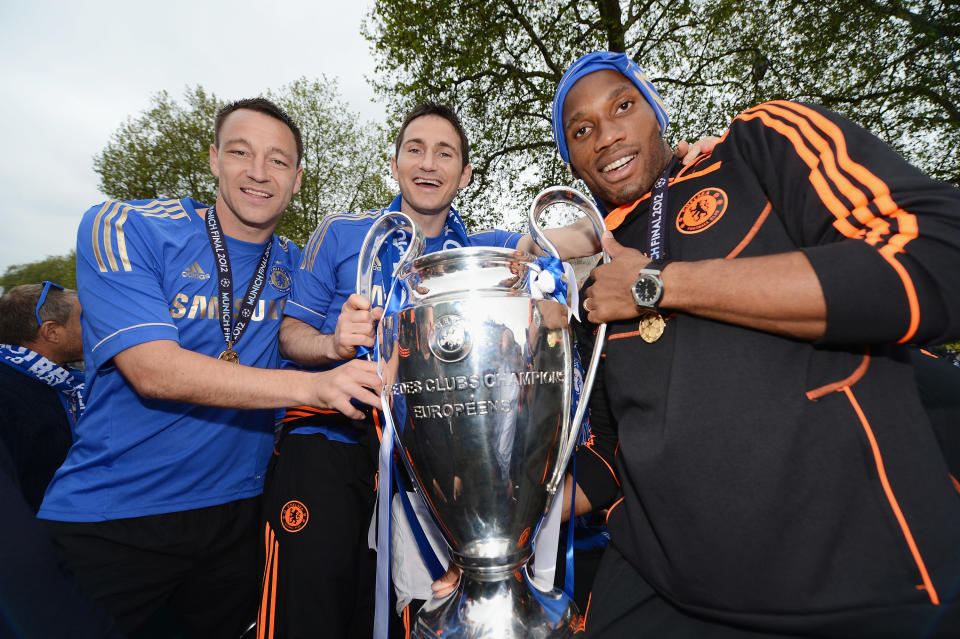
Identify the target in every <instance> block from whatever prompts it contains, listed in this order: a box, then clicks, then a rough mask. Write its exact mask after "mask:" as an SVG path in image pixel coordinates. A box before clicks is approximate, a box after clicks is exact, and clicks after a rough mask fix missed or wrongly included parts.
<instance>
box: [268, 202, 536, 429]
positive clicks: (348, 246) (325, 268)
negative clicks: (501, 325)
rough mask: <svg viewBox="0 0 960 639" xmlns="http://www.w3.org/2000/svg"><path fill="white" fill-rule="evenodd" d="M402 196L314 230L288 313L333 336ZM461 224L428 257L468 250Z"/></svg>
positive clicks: (514, 236)
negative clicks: (371, 241)
mask: <svg viewBox="0 0 960 639" xmlns="http://www.w3.org/2000/svg"><path fill="white" fill-rule="evenodd" d="M400 197H401V196H399V195H398V196H397V197H396V198H394V200H393V202H391V203H390V206H388V207H386V208H384V209H380V210H373V211H363V212H361V213H337V214H332V215H328V216H326V217H325V218H324V219H323V221H322V222H320V224H319V225H318V226H317V228H316V230H314V232H313V234H312V235H311V236H310V240H309V241H308V242H307V245H306V247H304V249H303V258H302V260H301V262H300V268H299V269H297V270H296V271H295V272H294V276H293V279H294V287H293V289H294V293H293V296H292V297H291V299H290V302H289V303H288V304H287V305H286V306H285V307H284V314H286V315H289V316H290V317H293V318H296V319H298V320H301V321H303V322H306V323H307V324H310V325H311V326H313V327H314V328H316V329H317V330H319V331H320V332H321V333H333V332H334V330H335V329H336V327H337V319H338V318H339V317H340V309H341V308H342V307H343V303H344V302H345V301H347V298H348V297H350V296H351V295H352V294H353V293H356V289H357V263H358V261H359V255H360V248H361V246H362V245H363V239H364V237H365V236H366V234H367V231H368V230H369V229H370V227H371V226H373V223H374V222H375V221H376V220H377V219H378V218H379V217H381V216H382V215H384V213H386V212H393V211H399V210H400V204H401V199H400ZM521 237H523V236H522V235H521V234H520V233H512V232H509V231H501V230H498V229H494V230H490V231H480V232H479V233H472V234H470V235H469V236H467V238H466V240H467V243H469V245H470V246H502V247H505V248H516V246H517V243H518V242H519V241H520V238H521ZM465 244H466V243H465V242H464V238H463V237H461V235H460V234H459V233H457V232H456V226H455V225H452V224H449V223H448V224H447V225H445V226H444V229H443V231H442V232H441V233H440V235H438V236H436V237H428V238H427V241H426V246H425V247H424V253H434V252H436V251H443V250H447V249H454V248H461V247H463V246H465ZM377 279H378V278H374V280H375V281H374V284H373V287H372V290H371V292H370V297H371V302H372V303H373V305H374V306H383V303H384V290H383V286H382V283H380V282H378V281H376V280H377ZM296 432H298V433H310V432H324V433H325V434H327V436H328V437H330V438H331V439H336V440H338V441H355V436H354V434H353V433H350V432H340V431H338V430H336V429H333V430H331V429H327V428H324V427H313V426H311V427H301V428H298V429H297V430H296Z"/></svg>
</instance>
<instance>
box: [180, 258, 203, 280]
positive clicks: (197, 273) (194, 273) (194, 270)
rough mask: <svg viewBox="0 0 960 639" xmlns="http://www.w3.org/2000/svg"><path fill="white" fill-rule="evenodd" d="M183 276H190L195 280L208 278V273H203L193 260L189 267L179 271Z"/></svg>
mask: <svg viewBox="0 0 960 639" xmlns="http://www.w3.org/2000/svg"><path fill="white" fill-rule="evenodd" d="M181 275H182V276H183V277H190V278H193V279H195V280H209V279H210V275H209V273H204V272H203V269H202V268H200V265H199V264H197V263H196V262H194V263H193V264H191V265H190V268H188V269H187V270H185V271H184V272H183V273H181Z"/></svg>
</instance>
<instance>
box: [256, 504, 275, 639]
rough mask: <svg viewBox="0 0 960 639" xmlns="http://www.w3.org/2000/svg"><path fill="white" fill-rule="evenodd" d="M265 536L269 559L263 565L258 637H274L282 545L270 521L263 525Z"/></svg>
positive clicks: (264, 541) (265, 638) (265, 546)
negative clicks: (279, 559)
mask: <svg viewBox="0 0 960 639" xmlns="http://www.w3.org/2000/svg"><path fill="white" fill-rule="evenodd" d="M263 537H264V539H263V545H264V550H266V557H267V559H266V562H265V563H264V566H263V582H262V583H263V587H262V589H261V592H260V610H259V611H258V613H257V639H273V636H274V632H275V628H276V626H275V625H274V624H275V622H276V609H277V557H278V555H279V552H280V546H279V543H278V542H277V539H276V537H275V536H274V534H273V529H272V528H271V527H270V524H269V523H267V524H266V525H264V527H263ZM268 594H269V596H268ZM268 613H269V614H268Z"/></svg>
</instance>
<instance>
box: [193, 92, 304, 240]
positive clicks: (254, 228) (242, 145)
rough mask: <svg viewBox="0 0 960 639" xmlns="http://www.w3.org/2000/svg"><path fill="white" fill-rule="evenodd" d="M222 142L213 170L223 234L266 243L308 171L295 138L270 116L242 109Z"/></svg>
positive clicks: (214, 156)
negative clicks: (299, 160) (299, 161)
mask: <svg viewBox="0 0 960 639" xmlns="http://www.w3.org/2000/svg"><path fill="white" fill-rule="evenodd" d="M219 139H220V148H219V149H218V148H217V147H216V146H214V145H210V170H211V171H212V172H213V174H214V175H215V176H216V177H218V178H219V179H220V187H219V191H218V193H217V216H218V217H219V219H220V224H221V225H222V226H223V231H224V233H226V234H227V235H228V236H230V237H233V238H236V239H239V240H244V241H247V242H265V241H266V240H267V238H269V237H270V234H271V233H273V229H274V227H276V225H277V222H279V221H280V216H281V215H282V214H283V211H284V210H285V209H286V208H287V205H288V204H290V198H291V197H293V194H294V193H296V192H297V191H299V190H300V178H301V174H302V172H303V170H302V169H301V168H300V167H299V166H298V165H297V143H296V140H295V139H294V137H293V132H292V131H291V130H290V128H289V127H288V126H287V125H286V124H284V123H283V122H282V121H280V120H278V119H276V118H273V117H271V116H269V115H266V114H265V113H260V112H257V111H252V110H250V109H238V110H236V111H234V112H233V113H231V114H230V115H228V116H227V118H226V120H224V122H223V125H222V127H221V129H220V136H219Z"/></svg>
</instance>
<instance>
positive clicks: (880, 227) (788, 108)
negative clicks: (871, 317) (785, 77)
mask: <svg viewBox="0 0 960 639" xmlns="http://www.w3.org/2000/svg"><path fill="white" fill-rule="evenodd" d="M773 116H778V118H782V119H783V120H786V121H787V122H784V121H782V120H780V119H778V118H775V117H773ZM737 119H743V120H753V119H759V120H760V121H761V122H763V124H764V125H766V126H768V127H769V128H771V129H773V130H775V131H777V132H778V133H780V134H781V135H783V136H784V137H785V138H787V139H788V140H789V141H790V142H791V143H792V144H793V146H794V149H795V150H796V152H797V155H798V156H799V157H800V159H802V160H803V161H804V163H805V164H806V165H807V166H808V167H809V169H810V177H809V179H810V183H811V184H812V185H813V187H814V190H815V191H816V193H817V195H818V196H819V197H820V199H821V201H822V202H823V204H824V206H825V207H826V208H827V209H828V210H829V211H830V212H831V213H833V215H834V217H835V218H836V219H835V220H834V224H833V226H834V228H836V229H837V230H838V231H840V233H842V234H843V235H844V236H846V237H850V238H858V237H861V236H862V237H863V240H864V241H865V242H867V243H868V244H869V245H871V246H877V245H878V244H883V245H882V246H880V247H879V249H878V252H879V253H880V255H881V256H882V257H883V258H884V260H886V261H887V262H888V263H889V264H890V265H891V266H892V267H893V268H894V270H895V271H896V272H897V274H898V276H899V277H900V280H901V282H902V283H903V287H904V290H905V293H906V297H907V305H908V307H909V309H910V324H909V326H908V328H907V332H906V333H905V334H904V336H903V337H901V338H900V340H899V342H900V343H903V342H906V341H908V340H909V339H910V338H912V337H913V336H914V334H915V333H916V331H917V328H918V327H919V325H920V304H919V301H918V299H917V293H916V288H915V287H914V285H913V280H912V279H911V278H910V274H909V273H907V270H906V269H905V268H904V267H903V265H902V264H901V263H900V261H899V260H897V259H896V254H897V253H901V252H903V251H904V247H905V246H906V245H907V244H908V243H909V242H910V241H911V240H913V239H915V238H916V237H917V235H918V227H917V219H916V216H914V215H913V214H911V213H908V212H907V211H904V210H903V209H901V208H900V207H899V206H898V205H897V204H896V203H895V202H894V201H893V199H892V198H891V197H890V189H889V187H888V186H887V184H886V183H885V182H884V181H883V180H881V179H880V178H878V177H877V176H876V175H874V174H873V173H872V172H870V171H869V170H868V169H867V168H866V167H864V166H863V165H862V164H858V163H857V162H854V161H853V160H852V159H851V158H850V156H849V155H848V154H847V145H846V139H845V138H844V136H843V132H842V131H841V130H840V128H839V127H838V126H837V125H836V124H834V123H833V122H831V121H830V120H828V119H827V118H825V117H824V116H822V115H820V114H819V113H817V112H816V111H814V110H813V109H810V108H809V107H805V106H802V105H799V104H796V103H793V102H786V101H782V100H781V101H777V102H768V103H765V104H761V105H760V106H757V107H754V108H753V109H750V110H749V111H746V112H745V113H743V114H741V115H740V116H738V117H737ZM811 122H812V123H814V124H815V125H816V127H817V129H814V126H813V125H812V124H811ZM825 136H826V137H825ZM827 138H829V140H828V139H827ZM830 142H832V143H833V147H835V148H836V152H834V150H833V147H831V144H830ZM811 147H812V148H814V149H816V151H817V153H814V152H813V151H812V150H811ZM841 169H842V171H841ZM844 172H846V173H847V174H849V175H851V176H853V177H854V178H856V179H857V180H858V181H859V182H860V183H861V184H863V185H864V186H865V187H866V188H867V189H869V193H865V192H864V190H863V189H861V188H859V187H857V186H855V185H854V184H852V183H851V182H850V180H849V179H848V178H847V177H846V175H845V174H844ZM834 188H836V189H837V190H838V191H839V192H840V193H842V194H843V195H844V197H846V198H847V199H848V200H849V201H850V202H851V203H852V205H853V209H852V210H850V209H848V208H847V207H846V206H845V205H844V204H843V203H842V202H841V201H840V199H839V198H838V197H837V196H836V194H835V193H834V191H833V189H834ZM871 203H873V204H874V205H875V206H876V207H877V210H878V211H879V212H880V214H881V216H883V217H877V216H876V215H874V214H873V213H872V212H871V211H870V209H869V204H871ZM851 215H852V216H853V218H854V219H855V220H856V221H857V222H858V223H859V224H860V225H861V226H863V227H865V229H869V230H868V231H861V229H860V228H858V227H857V226H854V225H853V224H851V223H850V221H849V220H848V218H849V217H850V216H851ZM887 218H893V219H896V221H897V228H898V231H897V232H896V233H893V234H892V235H890V237H889V239H887V240H886V242H884V240H883V236H885V235H888V234H891V228H890V222H889V220H888V219H887Z"/></svg>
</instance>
